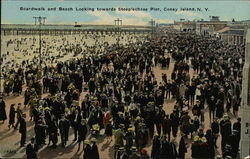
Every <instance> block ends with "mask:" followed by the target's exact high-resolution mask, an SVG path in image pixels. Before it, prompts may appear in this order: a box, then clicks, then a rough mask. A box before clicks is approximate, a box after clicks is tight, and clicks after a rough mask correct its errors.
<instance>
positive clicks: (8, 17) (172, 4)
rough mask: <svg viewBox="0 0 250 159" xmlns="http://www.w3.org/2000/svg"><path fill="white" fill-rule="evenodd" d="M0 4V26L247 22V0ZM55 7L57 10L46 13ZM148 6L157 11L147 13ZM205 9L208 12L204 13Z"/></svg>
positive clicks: (249, 4) (22, 0)
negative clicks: (38, 19) (211, 18)
mask: <svg viewBox="0 0 250 159" xmlns="http://www.w3.org/2000/svg"><path fill="white" fill-rule="evenodd" d="M1 3H2V10H1V12H2V13H1V16H2V18H1V19H2V21H1V23H2V24H34V19H33V18H32V17H34V16H42V17H47V19H46V24H67V25H68V24H74V23H75V22H76V21H77V22H78V24H114V20H115V19H117V18H120V19H122V20H123V25H126V24H127V25H148V24H149V20H151V19H154V20H155V21H156V23H172V22H173V21H174V20H175V21H179V20H180V19H185V20H198V19H204V20H209V16H219V17H220V20H226V21H231V20H232V19H233V18H234V19H235V20H236V21H239V20H249V19H250V1H249V0H231V1H225V0H221V1H189V0H186V1H171V0H166V1H154V2H152V1H143V0H141V1H101V0H99V1H69V0H68V1H63V0H57V1H31V0H18V1H17V0H16V1H13V0H8V1H6V0H4V1H1ZM20 7H26V8H28V7H36V8H38V7H44V8H45V9H46V11H20ZM52 7H56V9H57V11H47V8H52ZM59 7H63V8H70V7H72V8H73V11H58V8H59ZM110 7H114V8H118V7H127V8H129V7H133V8H138V7H139V8H148V11H130V12H128V11H110V12H108V11H96V8H110ZM150 7H154V8H160V10H161V11H150ZM75 8H95V11H94V12H92V11H76V10H75ZM164 8H177V9H178V11H164ZM180 8H201V9H202V11H200V12H198V11H180ZM205 8H208V11H205Z"/></svg>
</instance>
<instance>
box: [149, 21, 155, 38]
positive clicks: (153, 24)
mask: <svg viewBox="0 0 250 159" xmlns="http://www.w3.org/2000/svg"><path fill="white" fill-rule="evenodd" d="M149 23H150V25H151V30H152V37H153V34H154V26H155V21H154V20H153V19H151V21H149Z"/></svg>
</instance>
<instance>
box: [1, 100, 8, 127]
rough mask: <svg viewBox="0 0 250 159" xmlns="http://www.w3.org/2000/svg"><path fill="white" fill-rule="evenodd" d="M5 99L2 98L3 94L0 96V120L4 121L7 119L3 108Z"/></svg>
mask: <svg viewBox="0 0 250 159" xmlns="http://www.w3.org/2000/svg"><path fill="white" fill-rule="evenodd" d="M5 107H6V105H5V101H4V100H3V96H0V121H3V123H4V121H5V120H6V119H7V115H6V110H5Z"/></svg>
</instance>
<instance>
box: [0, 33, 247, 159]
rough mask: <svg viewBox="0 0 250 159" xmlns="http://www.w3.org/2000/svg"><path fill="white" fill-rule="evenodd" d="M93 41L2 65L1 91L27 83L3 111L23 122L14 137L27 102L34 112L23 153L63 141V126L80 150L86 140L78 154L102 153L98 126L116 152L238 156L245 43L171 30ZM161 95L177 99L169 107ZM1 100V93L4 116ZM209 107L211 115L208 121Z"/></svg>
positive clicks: (130, 157)
mask: <svg viewBox="0 0 250 159" xmlns="http://www.w3.org/2000/svg"><path fill="white" fill-rule="evenodd" d="M76 46H80V45H76ZM94 50H95V52H96V54H93V55H91V56H82V57H79V58H76V59H74V60H67V61H57V64H56V65H55V66H49V65H46V63H44V64H43V66H44V67H43V68H42V69H41V68H40V66H39V65H37V66H35V65H31V64H28V63H25V62H24V63H23V66H26V67H25V69H24V68H23V67H19V68H18V69H17V70H15V69H11V70H10V71H9V72H8V76H9V77H11V81H10V79H8V78H6V80H5V85H4V95H6V96H8V95H12V94H13V95H20V94H22V93H23V92H24V103H23V104H22V103H19V104H18V106H17V108H16V107H15V104H14V103H13V104H12V105H11V106H10V112H9V128H11V126H12V127H14V128H15V129H17V128H18V126H19V125H20V126H19V132H20V134H21V142H20V144H21V146H25V142H26V135H27V134H26V132H27V131H26V119H25V116H27V114H25V112H24V111H23V108H24V107H25V108H26V107H27V108H28V109H29V117H30V120H32V121H34V131H35V136H34V138H32V140H31V143H29V144H28V145H27V146H26V154H27V157H28V158H38V156H39V153H38V152H39V149H40V148H41V147H43V145H45V144H48V145H50V143H52V146H51V148H54V149H56V148H57V146H58V145H59V141H60V145H61V146H62V147H66V146H67V144H68V138H69V129H72V130H73V131H74V141H76V142H78V150H79V149H80V148H81V145H82V142H83V149H84V156H83V157H84V159H99V158H101V157H100V156H99V151H98V147H97V141H98V137H99V135H100V132H101V130H103V129H104V130H105V135H106V136H107V142H111V141H112V137H114V154H113V156H112V157H113V158H115V159H134V158H135V159H136V158H143V159H149V158H152V159H168V158H169V159H170V158H171V159H173V158H180V159H181V158H185V154H186V153H187V152H188V151H191V156H192V158H194V159H198V158H215V156H216V155H217V154H216V149H217V148H218V147H221V152H222V153H221V154H222V156H223V157H224V158H225V157H231V158H236V156H237V155H238V152H239V142H240V130H241V119H240V117H239V116H238V113H237V112H238V110H239V107H240V103H241V96H240V94H241V83H242V66H243V63H244V46H236V45H229V44H226V43H224V42H222V41H221V40H219V39H215V38H208V37H202V36H199V35H195V34H192V33H183V32H175V31H172V32H168V33H167V34H163V33H162V35H161V36H159V37H148V40H143V41H137V42H135V43H129V45H123V44H113V45H110V46H107V47H105V49H104V50H102V51H100V50H99V51H96V48H94ZM97 50H98V49H97ZM82 52H83V50H82V49H80V51H78V52H77V51H75V53H76V54H77V55H78V54H81V53H82ZM50 56H51V55H50ZM33 62H34V61H33ZM171 63H172V64H173V65H174V67H173V70H171V74H170V75H167V74H165V73H163V74H162V78H161V79H160V80H159V79H157V78H156V76H155V72H154V67H162V69H170V67H169V66H170V64H171ZM6 83H12V84H11V85H10V86H11V87H9V85H7V84H6ZM24 84H25V87H26V88H25V89H24V90H23V85H24ZM44 94H48V95H46V96H44V97H43V96H42V95H44ZM83 94H86V95H84V96H83ZM167 100H174V101H175V105H174V109H173V110H171V113H169V114H168V113H167V111H166V109H169V108H167V107H166V105H165V101H167ZM5 107H6V105H5V102H4V100H3V98H0V120H3V121H5V120H7V115H6V111H5ZM206 110H208V113H209V117H210V119H209V120H210V121H205V117H204V114H205V112H206ZM231 112H232V113H231ZM15 114H17V115H15ZM15 119H17V122H15ZM232 119H237V122H232V121H233V120H232ZM204 122H209V123H210V124H211V126H210V128H209V129H206V130H205V129H204ZM15 123H16V124H15ZM58 134H59V136H60V140H59V139H58V137H59V136H58ZM178 136H180V141H178V144H177V141H176V139H177V137H178ZM218 137H221V143H220V144H221V145H220V146H218V144H219V143H218V142H217V138H218ZM189 139H191V140H192V143H191V146H190V147H188V140H189ZM47 141H48V143H46V142H47ZM151 144H152V149H151V151H150V152H148V150H147V148H146V147H147V146H148V145H151Z"/></svg>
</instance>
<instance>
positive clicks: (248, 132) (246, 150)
mask: <svg viewBox="0 0 250 159" xmlns="http://www.w3.org/2000/svg"><path fill="white" fill-rule="evenodd" d="M246 37H247V38H246V50H245V63H244V66H243V80H242V103H241V113H242V114H241V116H242V122H241V148H240V154H241V156H240V158H242V159H243V158H245V157H247V156H249V154H250V65H249V63H250V29H248V30H247V35H246Z"/></svg>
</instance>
